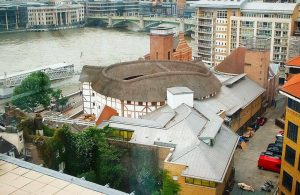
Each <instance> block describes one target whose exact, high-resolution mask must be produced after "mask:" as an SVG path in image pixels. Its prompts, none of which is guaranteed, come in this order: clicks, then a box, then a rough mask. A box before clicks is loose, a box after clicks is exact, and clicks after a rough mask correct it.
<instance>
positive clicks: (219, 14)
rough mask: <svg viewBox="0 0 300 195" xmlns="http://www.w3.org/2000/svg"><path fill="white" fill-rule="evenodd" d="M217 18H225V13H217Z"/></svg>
mask: <svg viewBox="0 0 300 195" xmlns="http://www.w3.org/2000/svg"><path fill="white" fill-rule="evenodd" d="M217 18H227V11H218V12H217Z"/></svg>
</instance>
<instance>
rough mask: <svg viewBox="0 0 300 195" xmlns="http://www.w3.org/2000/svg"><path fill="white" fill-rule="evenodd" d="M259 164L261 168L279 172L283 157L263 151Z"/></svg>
mask: <svg viewBox="0 0 300 195" xmlns="http://www.w3.org/2000/svg"><path fill="white" fill-rule="evenodd" d="M257 166H258V168H259V169H265V170H270V171H274V172H277V173H279V172H280V167H281V159H280V157H277V156H273V154H271V153H270V152H262V153H261V154H260V156H259V159H258V163H257Z"/></svg>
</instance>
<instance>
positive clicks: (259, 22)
mask: <svg viewBox="0 0 300 195" xmlns="http://www.w3.org/2000/svg"><path fill="white" fill-rule="evenodd" d="M193 5H194V6H195V7H197V8H198V9H197V15H196V27H195V34H194V35H193V37H194V39H195V42H196V51H195V52H196V54H195V58H197V59H201V60H203V62H205V63H206V64H207V65H208V66H214V65H216V64H218V63H220V62H221V61H222V60H224V59H225V57H226V56H227V55H228V54H229V53H230V52H231V51H233V50H234V49H235V48H237V47H239V46H240V45H242V42H243V41H244V40H246V39H248V38H249V37H268V38H270V39H271V48H270V60H271V62H274V63H283V62H284V61H286V59H289V52H288V51H289V49H290V48H289V46H290V43H289V39H290V38H292V37H293V36H297V35H299V34H298V32H299V27H300V22H299V21H298V17H299V6H298V4H296V3H264V2H248V1H246V0H233V1H214V0H211V1H209V0H203V1H202V0H201V1H197V2H195V3H194V4H193Z"/></svg>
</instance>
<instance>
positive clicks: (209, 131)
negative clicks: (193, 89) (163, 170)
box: [106, 104, 238, 182]
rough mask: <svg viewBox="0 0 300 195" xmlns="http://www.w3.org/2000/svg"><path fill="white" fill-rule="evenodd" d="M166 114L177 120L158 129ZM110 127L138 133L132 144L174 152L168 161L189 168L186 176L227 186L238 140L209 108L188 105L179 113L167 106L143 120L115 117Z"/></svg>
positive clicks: (135, 134)
mask: <svg viewBox="0 0 300 195" xmlns="http://www.w3.org/2000/svg"><path fill="white" fill-rule="evenodd" d="M172 111H173V112H172ZM166 113H169V114H170V116H171V114H173V115H172V116H173V117H170V116H169V119H168V122H167V123H164V124H162V125H163V126H158V125H157V121H158V119H159V118H161V116H165V114H166ZM138 121H139V122H138ZM145 121H146V122H145ZM149 121H153V122H152V123H153V124H156V125H153V124H152V123H150V122H149ZM107 124H109V126H110V127H112V128H116V129H127V130H131V131H134V133H133V136H132V138H131V140H130V141H129V142H131V143H136V144H143V145H151V146H153V145H156V146H165V147H171V148H174V151H173V152H172V155H171V156H170V158H168V159H166V160H167V161H170V162H172V163H175V164H176V163H178V164H184V165H186V166H187V168H186V169H185V170H184V171H183V172H182V175H184V176H188V177H194V178H199V179H205V180H210V181H216V182H223V180H224V177H225V174H226V172H227V168H228V164H229V163H230V162H231V159H232V155H233V153H234V150H235V147H236V144H237V141H238V136H237V135H236V134H235V133H233V132H232V131H231V130H230V129H228V128H227V127H226V126H224V125H222V124H223V119H222V118H221V117H219V116H218V115H216V114H214V113H212V112H210V110H209V109H207V108H202V107H194V108H192V107H189V106H187V105H185V104H181V105H180V106H178V107H177V108H175V109H171V108H170V107H169V106H168V105H165V106H163V107H161V108H160V109H157V110H155V111H153V112H151V113H150V114H147V115H145V116H143V118H142V119H134V120H133V119H130V118H125V117H112V118H111V120H110V121H108V122H107V123H106V125H107ZM207 139H214V140H215V143H214V144H213V145H208V144H207V143H205V141H206V140H207Z"/></svg>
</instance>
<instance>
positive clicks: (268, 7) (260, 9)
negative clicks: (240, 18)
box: [241, 2, 297, 14]
mask: <svg viewBox="0 0 300 195" xmlns="http://www.w3.org/2000/svg"><path fill="white" fill-rule="evenodd" d="M296 7H297V3H269V2H247V3H245V4H243V6H242V8H241V9H242V11H243V12H255V13H283V14H292V13H293V11H294V10H295V8H296Z"/></svg>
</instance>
